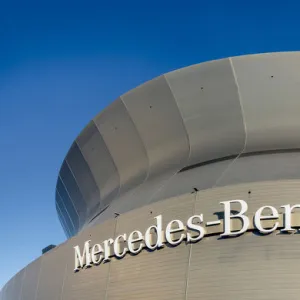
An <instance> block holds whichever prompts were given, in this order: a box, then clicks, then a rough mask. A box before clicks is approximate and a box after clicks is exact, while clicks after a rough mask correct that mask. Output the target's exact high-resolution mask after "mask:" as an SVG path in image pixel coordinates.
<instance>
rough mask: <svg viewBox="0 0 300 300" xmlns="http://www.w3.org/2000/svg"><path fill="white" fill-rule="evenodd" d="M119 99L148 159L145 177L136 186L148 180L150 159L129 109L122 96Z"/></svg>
mask: <svg viewBox="0 0 300 300" xmlns="http://www.w3.org/2000/svg"><path fill="white" fill-rule="evenodd" d="M120 100H121V101H122V103H123V105H124V107H125V109H126V111H127V113H128V116H129V118H130V120H131V122H132V124H133V126H134V128H135V130H136V132H137V134H138V137H139V139H140V141H141V143H142V145H143V146H144V150H145V154H146V156H147V159H148V161H147V165H148V168H147V174H146V177H145V178H144V180H143V182H141V183H140V184H139V185H138V186H141V185H142V184H144V183H145V182H146V181H147V180H148V178H149V175H150V159H149V154H148V151H147V147H146V145H145V143H144V141H143V139H142V138H141V135H140V133H139V131H138V129H137V126H136V124H135V122H134V120H133V118H132V117H131V115H130V113H129V109H128V107H127V105H126V103H125V101H124V100H123V98H122V96H120ZM138 186H136V187H135V188H137V187H138ZM132 192H133V190H132Z"/></svg>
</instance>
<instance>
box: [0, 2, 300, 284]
mask: <svg viewBox="0 0 300 300" xmlns="http://www.w3.org/2000/svg"><path fill="white" fill-rule="evenodd" d="M47 2H48V3H47ZM108 3H111V4H110V5H108ZM299 11H300V2H299V1H297V0H295V1H288V0H287V1H261V0H260V1H253V0H252V1H241V0H239V1H224V0H220V1H214V0H207V1H201V0H198V1H193V2H189V1H176V0H174V1H163V0H160V1H141V0H140V1H103V0H102V1H101V0H98V1H95V2H89V1H80V3H79V2H77V1H68V2H65V1H63V0H61V1H54V0H52V1H36V2H31V1H30V0H29V1H14V0H12V1H0V212H1V214H0V243H1V244H0V263H1V269H0V287H1V286H2V285H3V284H4V283H5V282H6V281H7V280H8V279H9V278H10V277H11V276H13V275H14V274H15V273H16V272H17V271H19V270H20V269H21V268H22V267H24V266H25V265H27V264H28V263H29V262H30V261H32V260H33V259H35V258H37V257H38V256H39V255H40V254H41V249H42V248H43V247H45V246H47V245H48V244H50V243H54V244H59V243H60V242H62V241H63V240H64V238H65V237H64V234H63V232H62V229H61V228H60V225H59V222H58V219H57V217H56V212H55V205H54V191H55V184H56V178H57V174H58V171H59V168H60V165H61V162H62V160H63V158H64V156H65V154H66V152H67V151H68V148H69V147H70V145H71V143H72V141H73V140H74V139H75V138H76V136H77V134H78V133H79V132H80V131H81V129H82V128H83V127H84V126H85V125H86V124H87V123H88V121H89V120H90V119H91V118H92V117H94V116H95V115H96V114H97V113H98V112H99V111H100V110H101V109H102V108H103V107H105V106H106V105H107V104H108V103H110V102H111V101H113V100H114V99H115V98H116V97H118V96H119V95H120V94H122V93H124V92H126V91H127V90H129V89H131V88H133V87H135V86H137V85H139V84H140V83H142V82H144V81H146V80H149V79H151V78H153V77H155V76H158V75H160V74H162V73H165V72H168V71H171V70H174V69H177V68H180V67H183V66H187V65H191V64H194V63H199V62H202V61H205V60H211V59H216V58H222V57H227V56H234V55H240V54H247V53H256V52H270V51H283V50H299V49H300V30H299V28H300V18H299Z"/></svg>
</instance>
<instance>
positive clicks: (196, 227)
mask: <svg viewBox="0 0 300 300" xmlns="http://www.w3.org/2000/svg"><path fill="white" fill-rule="evenodd" d="M194 219H199V224H201V223H202V222H203V215H202V214H201V215H195V216H192V217H190V218H189V219H188V220H187V228H188V229H191V230H192V231H196V232H198V233H199V234H198V235H197V236H196V237H193V236H192V234H191V233H187V241H188V242H197V241H200V240H201V239H202V238H203V237H204V234H205V229H204V228H203V227H202V226H201V225H197V224H194V223H193V220H194Z"/></svg>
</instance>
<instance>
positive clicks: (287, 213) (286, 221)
mask: <svg viewBox="0 0 300 300" xmlns="http://www.w3.org/2000/svg"><path fill="white" fill-rule="evenodd" d="M280 207H282V208H284V210H285V212H284V220H283V222H284V224H283V226H284V228H283V229H281V231H282V232H285V231H294V230H296V229H293V228H292V225H291V224H292V221H291V218H292V216H291V214H292V210H293V209H294V208H300V204H296V205H293V206H292V207H291V205H290V204H287V205H282V206H280Z"/></svg>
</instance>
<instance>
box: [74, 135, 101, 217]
mask: <svg viewBox="0 0 300 300" xmlns="http://www.w3.org/2000/svg"><path fill="white" fill-rule="evenodd" d="M74 143H75V144H76V145H77V147H78V149H79V151H80V153H81V156H82V158H83V159H84V161H85V163H86V165H87V167H88V169H89V171H90V174H91V176H92V178H93V180H94V183H95V186H96V188H97V190H98V194H99V201H98V202H99V204H100V207H101V192H100V189H99V186H98V184H97V182H96V179H95V176H94V174H93V172H92V170H91V168H90V166H89V164H88V162H87V160H86V159H85V157H84V155H83V152H82V149H81V147H80V145H79V144H78V143H77V140H75V141H74ZM87 212H88V203H87Z"/></svg>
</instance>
